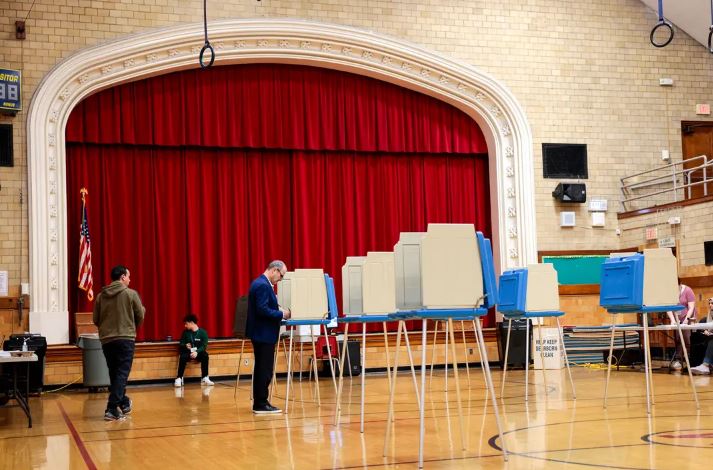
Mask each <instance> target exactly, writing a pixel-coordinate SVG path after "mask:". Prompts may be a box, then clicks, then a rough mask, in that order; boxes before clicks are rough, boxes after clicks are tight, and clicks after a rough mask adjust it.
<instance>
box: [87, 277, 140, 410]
mask: <svg viewBox="0 0 713 470" xmlns="http://www.w3.org/2000/svg"><path fill="white" fill-rule="evenodd" d="M129 276H130V272H129V270H128V269H127V268H126V266H121V265H120V266H115V267H114V268H113V269H112V270H111V280H112V282H111V284H109V285H108V286H104V287H103V288H102V291H101V292H100V293H99V295H98V296H97V298H96V301H95V302H94V317H93V320H94V324H95V325H96V326H97V327H98V328H99V339H100V340H101V343H102V350H103V351H104V357H105V358H106V365H107V367H108V368H109V381H110V384H111V385H110V386H109V400H108V402H107V405H106V411H105V412H104V419H105V420H107V421H117V420H121V419H124V418H125V415H127V414H129V413H131V400H130V399H129V397H128V396H126V382H127V380H128V379H129V373H130V372H131V365H132V363H133V362H134V346H135V344H134V342H135V340H136V328H138V326H139V325H141V323H142V322H143V321H144V313H145V312H146V309H145V308H144V306H143V305H142V304H141V299H140V298H139V294H138V293H137V292H136V291H135V290H133V289H129V282H130V281H131V279H130V277H129Z"/></svg>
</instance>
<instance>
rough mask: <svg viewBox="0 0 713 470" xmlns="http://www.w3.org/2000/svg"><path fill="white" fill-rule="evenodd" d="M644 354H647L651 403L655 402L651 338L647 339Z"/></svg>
mask: <svg viewBox="0 0 713 470" xmlns="http://www.w3.org/2000/svg"><path fill="white" fill-rule="evenodd" d="M645 352H646V354H648V356H649V368H648V369H647V371H648V373H649V386H650V387H651V404H652V405H655V404H656V392H655V390H654V365H653V361H652V360H651V339H649V347H648V348H646V351H645Z"/></svg>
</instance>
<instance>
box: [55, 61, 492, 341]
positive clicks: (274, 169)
mask: <svg viewBox="0 0 713 470" xmlns="http://www.w3.org/2000/svg"><path fill="white" fill-rule="evenodd" d="M242 67H247V66H236V67H226V68H237V69H240V68H242ZM263 67H264V66H254V68H258V69H261V70H262V68H263ZM274 67H275V68H277V69H281V68H282V66H274ZM247 68H252V67H247ZM288 68H289V69H290V70H291V71H293V69H300V68H295V67H288ZM305 69H306V68H305ZM309 72H314V71H313V70H309ZM324 72H325V74H326V75H325V76H326V77H330V80H333V76H332V74H334V73H335V72H331V71H324ZM183 74H186V76H187V77H195V75H194V72H183ZM336 74H337V75H336V76H340V75H345V76H346V78H344V77H342V81H344V80H347V79H348V78H349V79H351V76H349V75H348V74H339V73H336ZM226 75H230V74H228V73H227V72H226ZM179 77H181V74H178V75H175V78H176V80H178V82H179V83H184V82H186V80H187V77H183V78H180V79H179ZM280 77H282V75H280V74H278V73H274V74H270V75H269V80H270V82H269V85H270V86H268V84H265V83H262V82H260V83H254V84H251V85H249V86H248V85H246V86H247V89H248V91H246V90H243V92H242V95H241V96H243V97H251V98H254V96H253V95H254V94H255V93H257V91H256V90H257V89H259V90H264V89H268V88H269V89H273V90H277V89H279V88H281V87H282V88H284V87H288V88H289V87H291V86H294V83H292V81H290V80H289V78H290V77H292V75H290V74H287V75H286V77H287V78H288V79H287V80H286V81H284V82H283V81H282V80H281V78H280ZM165 80H166V77H156V78H152V79H149V80H147V82H155V81H159V82H160V83H163V84H164V86H162V87H160V86H155V85H149V84H143V85H141V86H139V84H141V83H143V82H137V83H136V84H132V85H134V86H135V87H136V88H135V89H134V90H133V92H134V97H137V96H139V94H137V93H135V92H136V90H138V89H139V88H141V89H142V90H149V89H150V90H151V91H150V92H149V94H148V95H143V96H145V97H146V96H152V95H151V94H162V95H163V94H164V93H161V92H162V91H163V90H164V89H167V88H170V86H169V82H165ZM363 80H364V81H363V82H361V81H360V82H359V83H357V85H360V86H361V88H360V87H359V86H357V87H356V90H357V91H356V92H355V96H357V95H358V94H359V93H363V94H364V99H361V98H354V100H357V101H359V100H361V101H363V102H365V103H367V102H370V103H377V104H374V108H373V109H376V108H377V107H378V106H381V105H380V104H378V102H379V100H378V99H373V100H372V99H370V98H368V95H369V93H374V89H372V90H371V91H369V90H365V88H368V86H367V85H366V84H369V80H368V79H363ZM371 81H372V82H375V81H373V80H371ZM196 83H198V82H196ZM375 83H376V84H378V85H379V86H383V85H384V84H381V83H379V82H375ZM371 85H373V86H375V87H376V88H375V89H378V86H377V85H374V84H369V86H371ZM251 86H252V87H253V88H255V89H252V88H250V87H251ZM300 86H305V85H304V82H300ZM216 87H217V88H216ZM221 87H222V88H221ZM389 87H391V88H394V89H396V90H398V92H399V93H402V94H404V96H405V97H404V98H403V99H401V100H400V103H407V102H408V103H415V104H416V105H415V106H413V107H412V108H411V111H413V112H414V113H415V114H414V115H410V116H408V120H403V121H402V124H404V123H405V124H404V125H403V126H402V127H401V128H400V129H402V130H403V132H404V133H403V134H401V136H402V137H403V138H402V139H401V142H400V143H399V142H396V143H393V142H392V143H391V144H389V145H390V146H391V147H392V148H411V147H416V148H420V149H423V146H424V145H428V146H431V145H436V144H434V142H440V144H438V146H437V148H439V149H440V150H439V151H438V152H434V151H420V152H411V151H404V150H403V149H402V150H400V151H393V150H391V151H382V150H379V151H363V150H354V149H342V150H332V149H329V148H327V149H318V150H314V149H310V148H298V149H278V148H274V147H272V146H269V145H266V147H268V148H242V149H240V148H225V147H221V146H213V147H208V146H204V145H203V144H200V145H198V146H191V147H186V146H183V147H181V146H169V145H165V144H164V143H165V142H166V141H168V140H170V139H169V138H168V137H166V136H169V137H170V136H174V137H176V138H182V137H180V136H185V135H186V134H187V132H186V129H182V128H175V129H173V128H171V125H172V124H171V123H172V122H173V121H172V119H170V115H171V113H164V116H165V117H166V119H167V122H168V124H167V126H166V128H163V129H162V132H163V134H164V137H162V139H163V140H161V141H160V142H159V143H156V142H153V143H152V144H150V145H135V144H126V143H119V142H112V141H108V142H104V143H100V144H96V143H93V141H91V140H89V141H87V142H73V143H69V144H68V146H67V191H68V193H67V201H68V214H67V217H68V237H69V238H68V239H69V240H70V243H69V252H68V256H69V281H70V282H69V289H70V296H69V299H70V306H69V308H70V312H74V311H85V310H90V309H91V305H89V304H87V302H86V298H85V297H84V296H83V292H82V291H79V290H78V289H77V288H76V285H77V282H76V275H77V269H78V257H79V241H78V240H79V225H80V216H81V214H80V209H81V199H80V197H79V189H80V188H81V187H87V188H88V189H89V191H90V193H89V201H90V202H89V224H90V230H91V237H92V256H93V258H92V259H93V265H94V266H93V267H94V275H95V283H94V284H95V286H96V288H95V291H98V288H99V286H101V285H105V284H107V283H108V282H109V274H108V270H109V269H111V267H112V266H113V265H115V264H119V263H122V264H126V265H127V266H128V267H129V268H130V269H131V273H132V276H131V278H132V287H133V288H136V289H137V290H138V291H139V293H140V294H141V296H142V299H143V300H144V303H145V304H146V308H147V315H146V324H145V326H144V327H143V328H141V329H140V330H139V339H163V338H165V337H166V336H167V335H172V336H174V337H177V336H178V335H179V334H180V331H181V330H182V323H181V319H182V317H183V315H185V314H186V313H188V312H194V313H196V314H198V316H199V318H200V319H201V324H202V326H204V327H206V328H207V330H208V332H209V334H210V335H211V336H213V337H224V336H230V335H231V331H232V322H233V311H234V306H235V299H236V298H237V297H238V296H240V295H243V294H245V293H246V292H247V290H248V287H249V284H250V281H251V280H252V279H253V278H255V277H256V276H257V275H259V274H260V273H261V272H262V271H263V269H264V268H265V265H266V264H267V263H268V262H269V261H270V260H271V259H273V258H281V259H284V261H285V262H286V263H287V264H288V267H289V268H290V269H293V268H310V267H313V268H323V269H324V270H325V271H326V272H327V273H329V274H330V275H332V276H333V277H334V278H335V285H336V287H337V290H338V297H337V298H338V299H341V266H342V265H343V264H344V260H345V258H346V257H347V256H357V255H364V254H366V252H367V251H377V250H387V251H389V250H392V249H393V245H394V243H395V242H396V241H397V240H398V236H399V233H400V232H402V231H424V230H425V229H426V227H427V224H428V223H429V222H463V223H473V224H475V226H476V228H477V229H478V230H481V231H483V232H484V233H485V234H486V236H489V235H490V202H489V188H488V158H487V154H485V153H483V152H474V153H463V154H458V153H453V146H452V145H451V144H452V143H453V142H454V141H457V140H458V138H456V137H454V135H465V134H467V133H470V134H472V135H479V136H481V138H482V134H481V133H480V130H479V129H478V128H477V126H476V124H475V123H474V122H473V121H469V124H468V127H467V128H466V127H463V128H462V129H461V131H462V130H463V129H467V132H465V131H463V132H461V131H455V132H451V131H450V130H449V129H447V128H445V127H444V128H443V129H441V131H438V132H436V131H434V132H433V135H430V134H429V137H428V138H425V137H424V136H423V135H420V137H419V139H420V140H419V142H418V143H414V142H415V140H414V138H415V133H414V132H412V131H413V127H412V126H415V127H416V128H417V129H421V128H428V127H429V126H428V121H429V115H428V114H424V113H423V110H424V109H431V110H433V108H429V106H431V105H432V104H433V101H434V100H432V99H431V98H428V97H425V96H422V95H418V94H416V93H413V92H409V91H407V90H402V89H398V88H397V87H393V86H390V85H389ZM121 88H124V87H121ZM226 88H227V85H226V84H222V85H220V84H219V83H217V82H216V84H214V85H213V88H211V90H212V91H210V93H208V92H209V90H207V89H206V90H203V91H202V93H207V94H211V93H212V94H220V93H224V92H225V89H226ZM220 90H222V91H220ZM249 90H252V91H249ZM342 91H344V90H342ZM352 91H354V90H352ZM392 91H393V90H392ZM344 92H345V91H344ZM116 93H117V89H110V90H106V91H104V92H101V93H99V94H98V95H96V96H95V97H92V98H90V100H87V102H85V103H84V104H83V105H80V108H78V109H80V110H81V113H80V115H79V117H75V116H74V114H73V115H72V118H71V122H72V126H70V127H72V129H73V130H70V129H68V135H69V134H70V133H71V132H75V135H76V132H77V131H78V130H80V129H81V130H82V132H83V133H84V134H87V135H89V134H94V135H99V134H102V135H106V134H108V133H110V131H109V130H106V131H104V130H102V129H104V128H105V127H114V126H118V128H119V129H120V130H121V134H122V135H123V136H126V135H129V134H132V135H134V136H136V135H139V134H143V135H152V136H155V135H156V132H155V130H151V131H150V132H148V131H147V130H146V129H145V128H142V126H141V125H139V123H140V122H143V121H141V119H142V118H140V117H139V116H137V115H134V114H133V109H134V107H136V106H137V104H136V103H135V102H133V103H129V102H125V103H122V109H123V110H124V111H125V112H124V113H121V112H119V113H114V112H112V111H111V109H112V108H110V110H109V112H105V110H104V108H103V107H102V106H98V107H96V108H95V109H94V111H92V112H89V106H88V102H89V101H93V102H95V103H100V102H103V100H104V99H106V98H105V95H115V94H116ZM394 93H396V92H394ZM335 96H336V95H335ZM153 99H158V98H156V97H154V98H153ZM175 99H176V100H177V101H181V99H179V98H178V97H176V98H175ZM245 99H247V98H245ZM165 100H166V101H165V102H166V103H169V102H170V103H171V106H179V103H173V102H172V100H170V99H167V98H166V99H165ZM285 100H287V98H285ZM253 101H257V100H256V99H253ZM297 101H299V99H297ZM327 101H328V100H326V99H325V100H322V101H320V103H321V105H323V104H324V103H325V102H327ZM339 101H341V102H346V101H349V100H348V99H347V98H344V97H342V98H341V99H340V100H339ZM204 103H205V101H204ZM308 103H309V104H308ZM424 103H425V104H424ZM303 104H304V106H305V108H310V109H311V110H310V111H309V112H310V113H318V114H319V113H322V111H323V110H324V107H322V108H321V110H319V109H317V108H314V109H313V108H311V107H313V105H314V103H311V102H309V101H307V100H305V101H304V103H303ZM438 105H439V106H441V104H438ZM180 106H184V107H187V106H188V105H187V104H186V103H185V102H181V103H180ZM216 106H217V104H216ZM295 106H297V105H295ZM350 106H352V105H351V104H350V105H349V106H347V107H350ZM365 106H366V105H365ZM206 109H209V107H208V108H206ZM218 109H221V108H220V107H219V106H218ZM229 109H234V108H233V107H231V106H228V107H225V108H224V109H223V111H225V113H226V114H225V115H224V116H223V117H220V118H216V122H222V121H229V122H236V121H240V120H241V119H242V117H243V116H246V115H249V116H255V115H257V114H260V113H262V114H260V115H261V116H267V117H270V116H271V115H270V113H269V112H267V111H269V110H265V109H262V110H260V109H257V110H253V112H252V113H248V114H241V113H243V112H244V111H241V112H240V113H237V112H235V111H232V114H231V112H229V111H228V110H229ZM444 110H446V111H448V113H450V114H451V115H455V116H462V114H461V113H460V112H459V111H457V110H455V109H453V108H448V107H445V108H444ZM273 111H274V110H273ZM384 112H386V111H384ZM393 113H394V114H400V116H401V118H405V117H407V115H408V114H409V113H397V112H396V111H393ZM147 114H150V113H147ZM309 116H313V114H309ZM342 116H344V114H342ZM354 116H356V115H354ZM444 116H446V113H445V111H443V112H442V113H441V114H437V116H436V119H435V120H436V124H434V128H437V127H438V124H437V123H438V122H442V121H443V119H445V118H444ZM105 117H106V119H105ZM315 119H316V118H315ZM330 119H331V118H330ZM334 119H336V118H334ZM448 119H450V122H454V121H456V120H458V119H460V117H453V116H451V117H450V118H448ZM466 119H467V118H466ZM100 120H101V123H102V124H101V126H100V125H99V124H98V123H99V122H100ZM302 120H303V121H305V125H304V127H303V128H301V130H300V132H303V131H305V130H306V131H308V132H313V131H314V132H316V131H315V129H318V127H319V126H316V127H315V126H314V125H313V124H314V122H315V121H310V119H305V118H303V119H302ZM377 121H378V120H377ZM396 121H398V119H394V120H393V122H396ZM157 122H158V121H157ZM310 122H311V124H310ZM418 122H423V123H424V124H423V126H421V127H419V125H418V124H415V123H418ZM132 123H133V124H132ZM159 124H160V122H159ZM159 124H156V125H159ZM322 124H323V122H322V121H320V124H319V125H322ZM262 125H268V124H265V123H263V124H262ZM346 125H347V124H346V123H345V122H342V123H341V124H340V126H346ZM350 125H354V126H357V127H356V128H355V129H344V128H342V127H339V126H337V127H334V129H335V132H336V131H338V132H337V133H338V134H340V135H342V136H345V135H354V136H359V137H360V138H361V135H362V134H361V128H360V127H359V124H358V123H353V124H350ZM229 127H230V126H227V127H220V128H219V127H211V126H207V125H206V126H204V127H202V128H201V129H202V130H201V131H200V132H199V134H200V135H205V134H204V132H212V133H213V136H214V137H215V138H216V139H219V138H220V135H222V134H220V133H221V132H224V133H225V134H226V135H227V134H228V133H229V132H232V131H230V129H229ZM297 127H299V126H294V127H290V126H285V127H284V129H285V130H288V129H294V128H297ZM396 127H398V126H396ZM407 128H408V129H410V131H409V132H411V133H407V132H406V131H405V129H407ZM221 129H222V130H221ZM260 129H262V127H259V126H258V127H256V129H255V132H258V131H260ZM114 130H116V129H114ZM251 132H252V131H251ZM419 132H421V131H419ZM439 132H440V134H439ZM258 135H259V132H258ZM282 135H283V136H284V135H285V134H282ZM295 135H296V134H295ZM303 135H304V134H303ZM385 135H387V136H388V135H391V134H385ZM404 136H405V137H404ZM259 137H260V139H267V138H268V137H269V136H266V135H265V136H259ZM273 137H274V136H273ZM171 138H173V137H171ZM320 139H323V137H320ZM387 140H388V139H382V141H381V142H382V143H383V144H384V145H386V142H387ZM396 140H398V139H396ZM258 141H259V142H264V140H259V139H258V140H255V141H253V142H258ZM161 142H163V143H161ZM353 142H357V140H356V139H354V140H353ZM374 142H376V144H374V145H377V144H378V142H379V140H378V139H376V140H375V141H374ZM448 142H450V143H451V144H446V143H448ZM254 145H255V144H254ZM320 145H322V144H320ZM378 145H381V144H378ZM449 145H450V146H449ZM459 145H460V144H459ZM460 148H463V146H461V147H460ZM74 241H76V243H74ZM338 303H339V304H340V307H341V302H338Z"/></svg>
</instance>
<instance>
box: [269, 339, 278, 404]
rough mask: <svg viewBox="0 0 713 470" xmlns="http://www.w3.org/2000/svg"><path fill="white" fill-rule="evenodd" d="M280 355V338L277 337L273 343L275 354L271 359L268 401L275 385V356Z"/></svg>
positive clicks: (270, 399)
mask: <svg viewBox="0 0 713 470" xmlns="http://www.w3.org/2000/svg"><path fill="white" fill-rule="evenodd" d="M278 357H280V338H277V344H276V345H275V356H274V357H273V361H272V381H271V382H270V397H269V398H268V400H269V401H272V394H273V392H274V391H275V388H276V387H277V358H278Z"/></svg>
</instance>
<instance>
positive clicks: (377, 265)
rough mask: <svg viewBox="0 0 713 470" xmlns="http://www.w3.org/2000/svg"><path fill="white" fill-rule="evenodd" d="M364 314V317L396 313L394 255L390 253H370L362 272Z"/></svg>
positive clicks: (367, 255)
mask: <svg viewBox="0 0 713 470" xmlns="http://www.w3.org/2000/svg"><path fill="white" fill-rule="evenodd" d="M362 289H363V291H362V292H363V294H364V313H365V314H366V315H372V314H382V313H391V312H394V311H396V287H395V281H394V254H393V253H392V252H390V251H370V252H368V253H367V254H366V262H365V263H364V268H363V271H362Z"/></svg>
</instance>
